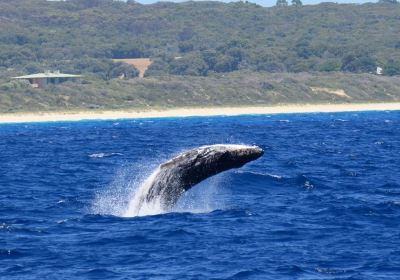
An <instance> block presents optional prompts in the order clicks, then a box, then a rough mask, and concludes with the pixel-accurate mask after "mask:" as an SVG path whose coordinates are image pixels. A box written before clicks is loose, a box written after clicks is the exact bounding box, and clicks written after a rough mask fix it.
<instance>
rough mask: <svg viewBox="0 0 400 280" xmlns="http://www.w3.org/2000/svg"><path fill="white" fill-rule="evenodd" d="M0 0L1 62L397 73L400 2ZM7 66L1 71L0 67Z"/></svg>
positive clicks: (20, 67)
mask: <svg viewBox="0 0 400 280" xmlns="http://www.w3.org/2000/svg"><path fill="white" fill-rule="evenodd" d="M388 2H390V1H386V3H378V4H363V5H351V4H340V5H339V4H333V3H329V4H328V3H325V4H320V5H314V6H301V5H292V6H288V7H286V6H284V7H282V6H281V7H273V8H264V7H261V6H259V5H256V4H251V3H239V2H238V3H229V4H225V3H218V2H186V3H181V4H174V3H158V4H153V5H142V4H139V3H136V2H134V1H128V2H121V1H111V0H70V1H62V2H53V1H45V0H13V1H0V71H1V70H2V69H3V70H5V69H10V68H11V69H15V71H17V72H21V73H33V72H38V71H43V70H45V69H59V70H62V71H65V72H71V73H93V74H95V75H97V76H99V77H101V78H102V79H104V80H108V79H111V78H114V77H117V76H119V75H121V74H125V76H128V77H134V76H137V74H138V72H137V70H136V69H135V68H134V67H133V66H128V65H123V64H115V63H113V62H112V60H111V59H112V58H139V57H151V58H152V59H153V60H154V63H153V65H152V66H151V68H150V69H149V70H148V72H147V75H150V76H151V75H164V74H176V75H195V76H208V75H212V73H221V72H232V71H236V70H243V69H247V70H251V71H257V72H305V71H323V72H325V71H327V72H329V71H345V72H354V73H358V72H374V71H375V70H376V67H378V66H379V67H382V68H383V69H384V74H386V75H398V74H400V36H399V34H400V5H398V4H395V1H393V4H392V3H388ZM3 73H4V71H3Z"/></svg>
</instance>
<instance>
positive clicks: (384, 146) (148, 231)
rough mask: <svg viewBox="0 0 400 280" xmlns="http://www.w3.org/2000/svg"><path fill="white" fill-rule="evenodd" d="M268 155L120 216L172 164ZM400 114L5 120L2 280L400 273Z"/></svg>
mask: <svg viewBox="0 0 400 280" xmlns="http://www.w3.org/2000/svg"><path fill="white" fill-rule="evenodd" d="M216 143H235V144H249V145H253V144H254V145H259V146H261V147H262V148H263V149H265V152H266V153H265V155H264V156H263V157H262V158H260V159H258V160H257V161H254V162H252V163H250V164H248V165H246V166H244V167H243V168H241V169H237V170H231V171H228V172H225V173H222V174H220V175H217V176H215V177H213V178H210V179H208V180H206V181H205V182H202V183H201V184H200V185H198V186H196V187H194V188H193V189H192V190H190V191H189V192H188V193H186V195H185V196H184V197H183V198H182V199H181V201H180V203H179V205H178V206H177V208H176V209H174V211H173V212H171V213H164V214H160V215H153V216H142V217H129V218H126V217H122V216H121V213H122V212H123V211H124V210H125V209H126V207H127V204H128V203H129V201H130V199H132V195H133V194H134V192H135V189H136V188H137V187H138V186H139V185H140V183H141V182H142V181H143V180H144V179H145V178H146V177H147V176H148V175H149V174H150V173H151V172H152V170H153V169H154V168H155V167H156V166H157V165H158V164H160V163H162V162H163V161H165V160H167V159H169V158H171V157H172V156H175V155H176V154H178V153H179V152H181V151H184V150H186V149H190V148H194V147H197V146H200V145H208V144H216ZM399 155H400V112H369V113H366V112H363V113H335V114H293V115H272V116H240V117H204V118H182V119H179V118H178V119H174V118H171V119H147V120H121V121H91V122H75V123H69V122H60V123H41V124H18V125H11V124H5V125H0V158H1V162H0V264H1V265H0V278H1V279H400V226H399V221H400V159H399Z"/></svg>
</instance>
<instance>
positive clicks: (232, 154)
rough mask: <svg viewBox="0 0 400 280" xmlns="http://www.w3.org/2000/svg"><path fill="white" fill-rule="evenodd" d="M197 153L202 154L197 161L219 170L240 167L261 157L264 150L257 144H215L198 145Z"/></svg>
mask: <svg viewBox="0 0 400 280" xmlns="http://www.w3.org/2000/svg"><path fill="white" fill-rule="evenodd" d="M199 154H201V155H202V156H201V158H200V159H198V160H197V161H204V164H205V165H206V166H208V167H209V168H215V169H216V170H218V171H219V172H221V171H224V170H228V169H231V168H239V167H242V166H243V165H245V164H246V163H248V162H250V161H253V160H256V159H258V158H259V157H261V156H262V155H263V154H264V151H263V150H262V149H261V148H260V147H257V146H247V145H222V144H217V145H211V146H203V147H200V148H199ZM221 168H222V170H220V169H221Z"/></svg>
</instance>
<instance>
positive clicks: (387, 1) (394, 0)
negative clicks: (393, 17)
mask: <svg viewBox="0 0 400 280" xmlns="http://www.w3.org/2000/svg"><path fill="white" fill-rule="evenodd" d="M379 3H381V4H398V3H399V2H397V0H379Z"/></svg>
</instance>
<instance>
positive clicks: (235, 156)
mask: <svg viewBox="0 0 400 280" xmlns="http://www.w3.org/2000/svg"><path fill="white" fill-rule="evenodd" d="M263 154H264V151H263V150H262V149H261V148H260V147H257V146H246V145H225V144H217V145H210V146H201V147H199V148H196V149H193V150H190V151H188V152H185V153H182V154H180V155H178V156H177V157H175V158H173V159H172V160H170V161H168V162H166V163H164V164H163V165H161V168H163V169H173V170H174V171H173V172H176V170H179V174H180V178H181V179H182V180H183V181H185V182H187V184H186V186H187V188H190V187H191V186H193V185H195V184H197V183H198V182H200V181H202V180H204V179H206V178H208V177H210V176H213V175H215V174H218V173H220V172H223V171H226V170H229V169H232V168H239V167H242V166H243V165H245V164H246V163H248V162H250V161H253V160H256V159H258V158H259V157H261V156H262V155H263ZM185 189H186V188H185Z"/></svg>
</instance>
